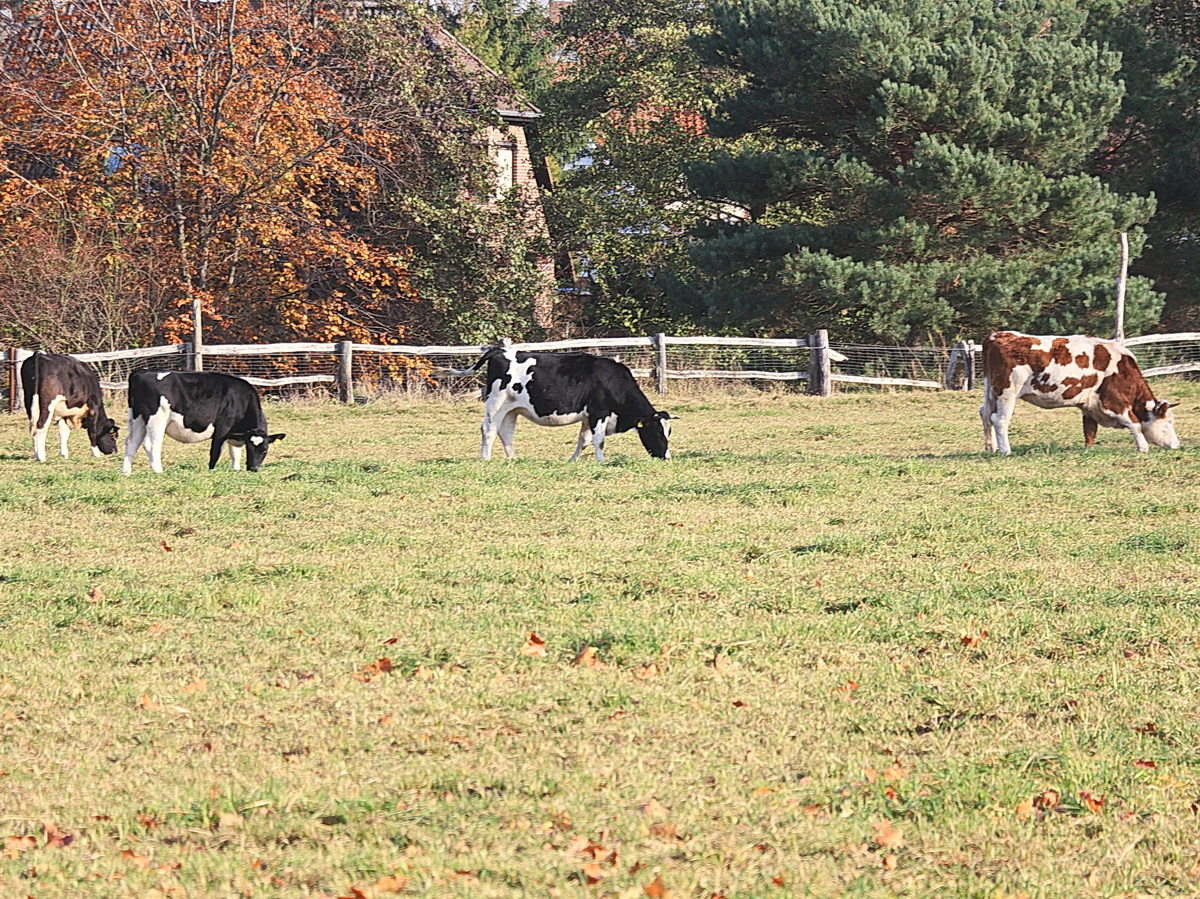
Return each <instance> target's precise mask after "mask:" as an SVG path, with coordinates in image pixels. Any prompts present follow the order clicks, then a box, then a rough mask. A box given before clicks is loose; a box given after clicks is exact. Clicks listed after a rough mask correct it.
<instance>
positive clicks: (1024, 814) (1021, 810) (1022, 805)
mask: <svg viewBox="0 0 1200 899" xmlns="http://www.w3.org/2000/svg"><path fill="white" fill-rule="evenodd" d="M1014 812H1015V813H1016V816H1017V817H1018V818H1028V817H1029V816H1030V815H1032V814H1033V800H1032V799H1022V800H1021V801H1020V802H1018V803H1017V807H1016V808H1015V809H1014Z"/></svg>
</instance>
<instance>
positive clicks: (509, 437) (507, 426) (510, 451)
mask: <svg viewBox="0 0 1200 899" xmlns="http://www.w3.org/2000/svg"><path fill="white" fill-rule="evenodd" d="M516 431H517V413H516V412H509V413H508V414H507V415H506V416H504V420H503V421H502V422H500V445H501V446H503V447H504V455H505V456H507V457H508V458H510V459H515V458H517V450H516V447H514V446H513V434H515V433H516Z"/></svg>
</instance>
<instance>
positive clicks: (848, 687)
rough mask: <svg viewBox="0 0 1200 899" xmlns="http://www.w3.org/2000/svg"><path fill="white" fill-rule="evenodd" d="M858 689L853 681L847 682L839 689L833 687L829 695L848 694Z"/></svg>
mask: <svg viewBox="0 0 1200 899" xmlns="http://www.w3.org/2000/svg"><path fill="white" fill-rule="evenodd" d="M857 689H858V684H857V683H856V682H855V681H852V680H848V681H846V682H845V683H844V684H842V685H841V686H840V687H834V688H833V689H832V690H831V691H830V692H831V693H850V692H853V691H854V690H857Z"/></svg>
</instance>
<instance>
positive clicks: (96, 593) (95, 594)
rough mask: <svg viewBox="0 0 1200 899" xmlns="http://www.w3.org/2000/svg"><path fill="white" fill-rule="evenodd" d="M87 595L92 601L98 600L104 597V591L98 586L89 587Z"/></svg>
mask: <svg viewBox="0 0 1200 899" xmlns="http://www.w3.org/2000/svg"><path fill="white" fill-rule="evenodd" d="M87 595H88V599H90V600H91V601H92V602H99V601H100V600H102V599H104V591H103V590H101V589H100V588H99V587H91V588H89V589H88V592H87Z"/></svg>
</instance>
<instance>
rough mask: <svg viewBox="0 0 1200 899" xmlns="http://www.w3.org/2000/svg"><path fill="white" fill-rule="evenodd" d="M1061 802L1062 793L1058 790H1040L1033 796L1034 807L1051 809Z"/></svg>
mask: <svg viewBox="0 0 1200 899" xmlns="http://www.w3.org/2000/svg"><path fill="white" fill-rule="evenodd" d="M1061 803H1062V794H1061V793H1059V792H1058V790H1042V792H1041V793H1039V794H1038V795H1037V796H1034V797H1033V805H1034V808H1041V809H1051V808H1056V807H1057V806H1058V805H1060V804H1061Z"/></svg>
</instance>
